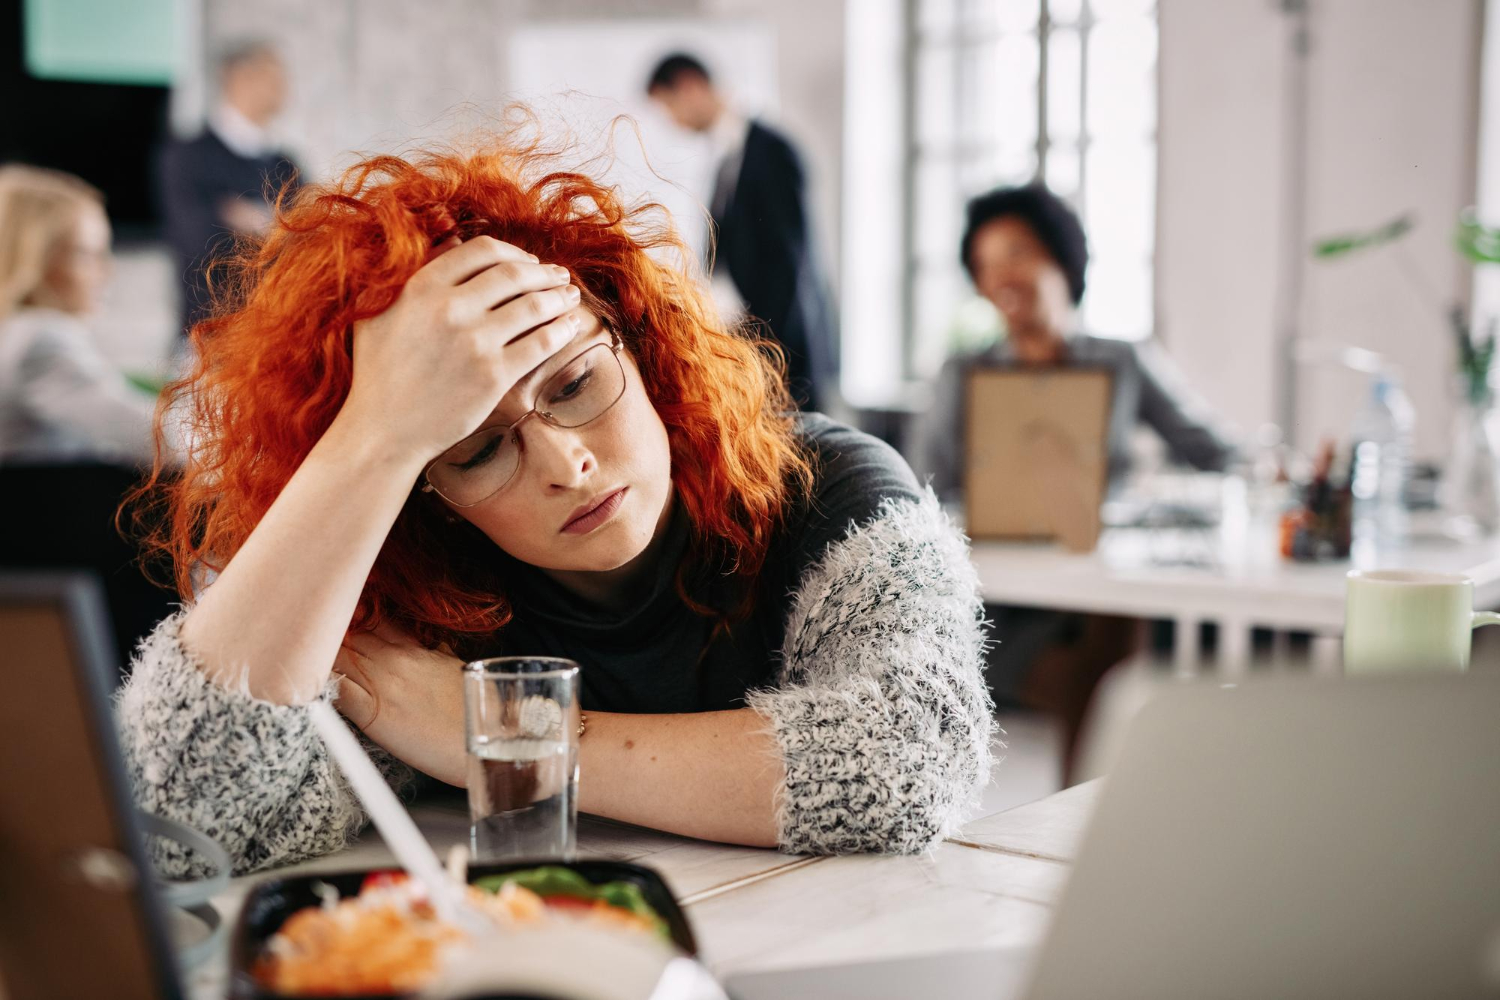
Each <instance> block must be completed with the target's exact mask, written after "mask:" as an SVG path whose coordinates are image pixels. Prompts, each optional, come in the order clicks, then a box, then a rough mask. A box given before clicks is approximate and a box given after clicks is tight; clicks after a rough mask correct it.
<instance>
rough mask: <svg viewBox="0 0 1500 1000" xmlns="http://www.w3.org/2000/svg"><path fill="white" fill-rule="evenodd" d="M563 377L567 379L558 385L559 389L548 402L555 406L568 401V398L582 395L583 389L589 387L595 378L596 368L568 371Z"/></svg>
mask: <svg viewBox="0 0 1500 1000" xmlns="http://www.w3.org/2000/svg"><path fill="white" fill-rule="evenodd" d="M563 378H564V379H566V381H564V382H563V383H562V385H560V386H558V388H557V390H556V391H555V392H553V393H552V394H551V396H550V397H548V400H547V402H549V403H551V404H553V405H554V406H555V405H556V404H558V403H566V402H567V401H568V400H570V399H574V398H576V397H577V396H580V395H582V394H583V391H584V390H585V389H586V388H588V384H589V382H590V381H592V380H593V378H594V369H593V368H585V369H583V371H581V372H576V373H575V372H570V373H566V374H564V376H563Z"/></svg>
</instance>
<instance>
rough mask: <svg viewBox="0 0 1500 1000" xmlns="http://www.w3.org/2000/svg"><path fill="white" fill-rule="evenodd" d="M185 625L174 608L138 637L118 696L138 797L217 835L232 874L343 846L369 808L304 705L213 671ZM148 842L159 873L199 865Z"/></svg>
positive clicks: (404, 775) (407, 772)
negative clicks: (237, 686) (186, 635)
mask: <svg viewBox="0 0 1500 1000" xmlns="http://www.w3.org/2000/svg"><path fill="white" fill-rule="evenodd" d="M181 624H182V615H181V614H178V615H174V616H173V617H171V618H168V619H167V620H166V621H164V622H162V623H161V624H160V625H159V626H157V628H156V631H155V632H153V633H152V634H151V636H150V637H149V638H148V639H147V640H146V641H145V642H143V643H142V644H141V648H140V650H139V651H138V652H137V654H136V657H135V663H134V669H133V671H132V673H131V676H130V679H129V681H127V682H126V684H125V686H124V688H122V689H121V691H120V693H119V696H118V698H117V703H116V706H115V718H116V725H117V727H118V729H119V732H120V744H121V749H122V750H123V753H124V757H125V766H126V771H127V773H128V774H129V776H130V780H131V783H132V785H133V786H134V790H135V795H136V801H137V802H138V803H139V805H140V807H141V808H142V809H144V810H145V811H147V812H150V813H155V814H156V815H158V816H163V817H166V818H167V819H175V820H177V821H179V822H182V823H186V824H188V825H189V826H193V827H196V828H197V829H199V830H202V831H203V832H204V833H206V834H208V835H209V836H210V837H212V838H214V839H215V840H217V841H218V842H219V843H220V844H221V845H222V846H223V847H224V849H225V850H226V851H228V852H229V856H230V858H232V859H233V861H234V869H235V872H236V874H239V873H243V872H249V871H254V870H256V869H258V868H268V867H271V866H274V865H284V864H290V863H291V862H293V861H300V860H302V859H304V858H309V857H313V856H315V855H319V854H327V853H328V852H330V851H336V850H338V849H339V848H341V847H344V846H345V845H346V844H347V843H348V842H349V840H350V838H351V837H352V836H353V835H354V834H355V833H356V832H357V831H358V830H359V828H360V827H361V826H362V825H363V824H364V821H365V817H364V814H363V812H362V811H361V809H360V807H359V803H358V802H357V800H356V799H355V797H354V794H353V792H352V791H351V790H350V789H349V787H348V786H347V785H346V784H345V783H344V779H343V775H342V774H341V773H340V772H339V771H338V768H337V767H336V766H335V765H334V763H333V761H332V760H331V759H330V758H329V756H328V751H327V750H326V749H325V747H324V746H323V741H322V740H321V739H319V737H318V735H317V731H316V730H314V729H313V725H312V719H311V718H310V717H309V715H308V713H307V710H306V709H305V708H303V707H300V706H295V705H273V704H271V703H270V702H265V701H260V700H258V699H256V698H252V697H251V696H250V695H249V694H248V693H246V692H243V691H235V690H231V689H228V688H225V687H221V686H219V685H218V684H217V683H215V682H214V681H212V680H210V679H209V677H208V676H207V675H206V674H205V673H204V672H203V671H202V670H201V669H200V668H199V666H198V665H197V664H196V663H195V662H193V660H192V659H191V658H190V657H189V655H188V654H187V652H186V651H185V650H184V649H183V647H182V644H181V642H180V641H179V640H178V631H179V629H180V627H181ZM328 696H329V695H328V693H325V694H324V695H323V697H325V698H327V697H328ZM364 742H365V749H366V750H368V751H370V753H371V756H372V757H373V758H374V759H375V762H376V764H377V765H378V766H379V767H380V769H381V771H382V772H383V773H384V774H385V776H386V780H387V781H389V782H390V783H391V784H392V785H393V786H395V787H396V788H398V789H400V788H402V787H404V786H406V785H409V784H410V782H411V780H412V778H413V772H412V771H411V769H410V768H408V767H407V766H406V765H404V764H402V763H400V762H399V761H396V760H395V759H394V758H392V757H391V756H390V755H389V754H387V753H386V752H385V751H383V750H381V749H380V748H378V747H376V746H375V745H374V744H372V743H370V742H369V741H368V740H366V741H364ZM152 850H153V855H154V857H153V860H154V862H155V864H156V866H157V868H158V870H160V871H161V872H162V873H163V874H164V875H168V876H172V877H181V876H188V875H195V874H201V873H202V870H201V866H202V865H203V863H204V862H203V859H200V858H198V857H197V856H196V855H193V854H190V853H188V852H186V851H185V850H184V849H183V848H182V847H180V846H179V845H177V844H175V843H173V842H168V841H163V840H161V839H159V838H157V839H154V842H153V844H152Z"/></svg>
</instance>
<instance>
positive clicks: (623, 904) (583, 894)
mask: <svg viewBox="0 0 1500 1000" xmlns="http://www.w3.org/2000/svg"><path fill="white" fill-rule="evenodd" d="M507 882H514V883H515V884H516V885H518V886H520V887H521V888H523V889H530V890H531V891H532V892H534V893H536V894H537V895H538V896H541V897H542V898H543V899H546V898H547V897H548V896H572V897H573V898H575V899H602V900H604V902H606V903H608V904H609V905H611V906H618V907H619V908H620V909H622V910H628V911H630V912H631V913H634V914H635V915H636V916H638V917H641V918H643V919H644V920H646V921H647V922H648V923H649V924H651V926H652V927H654V928H655V929H656V933H657V934H658V935H660V936H661V937H663V938H666V939H669V940H670V939H671V936H672V932H671V929H670V928H668V927H667V922H666V921H665V920H663V919H662V918H661V914H659V913H657V912H656V910H654V909H652V907H651V904H650V903H648V902H646V894H645V893H644V892H642V891H641V887H640V886H638V885H636V884H635V883H634V882H605V883H603V884H602V885H595V884H594V883H592V882H590V881H589V880H588V879H586V878H584V877H583V876H582V875H580V874H578V873H577V872H576V871H574V870H573V869H571V868H564V867H562V866H561V865H544V866H542V867H541V868H527V869H523V870H521V871H518V872H506V873H505V874H504V875H486V876H484V877H483V878H479V879H475V880H474V885H475V886H477V887H478V888H480V889H484V890H485V891H487V892H499V891H500V890H501V889H502V888H504V887H505V884H506V883H507Z"/></svg>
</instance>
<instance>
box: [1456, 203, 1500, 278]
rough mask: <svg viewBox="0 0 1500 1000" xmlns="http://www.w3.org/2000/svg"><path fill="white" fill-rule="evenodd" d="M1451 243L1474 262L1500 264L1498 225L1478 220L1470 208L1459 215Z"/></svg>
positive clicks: (1499, 231) (1499, 230) (1499, 228)
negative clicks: (1489, 224) (1456, 229)
mask: <svg viewBox="0 0 1500 1000" xmlns="http://www.w3.org/2000/svg"><path fill="white" fill-rule="evenodd" d="M1453 243H1454V245H1455V246H1456V247H1457V248H1458V252H1459V253H1461V254H1463V255H1464V256H1465V257H1467V258H1469V260H1471V261H1473V262H1474V263H1476V264H1500V227H1496V226H1486V225H1485V224H1484V223H1482V222H1480V221H1479V219H1478V217H1477V216H1476V215H1475V214H1474V210H1473V209H1472V208H1471V209H1469V210H1467V211H1465V212H1464V213H1463V214H1462V215H1461V216H1459V219H1458V231H1457V232H1455V233H1454V234H1453Z"/></svg>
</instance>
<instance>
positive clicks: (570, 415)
mask: <svg viewBox="0 0 1500 1000" xmlns="http://www.w3.org/2000/svg"><path fill="white" fill-rule="evenodd" d="M624 393H625V370H624V369H623V368H621V367H620V359H619V357H618V356H617V355H616V354H615V352H614V351H613V350H611V349H610V347H609V345H608V344H596V345H595V346H593V347H590V348H589V349H588V350H586V351H584V352H583V353H582V354H580V355H578V357H576V358H574V359H573V360H572V361H570V362H568V364H567V366H566V367H564V368H563V370H562V371H560V372H558V373H557V374H556V375H554V376H552V378H550V379H548V380H547V384H546V385H545V386H543V387H542V391H541V393H540V394H538V396H537V399H536V408H537V409H538V410H540V411H541V412H542V415H543V417H544V418H545V419H546V420H547V422H548V423H550V424H552V425H553V426H556V427H580V426H582V425H583V424H586V423H588V422H589V421H590V420H594V419H596V418H597V417H599V416H600V415H601V414H603V413H604V411H605V410H607V409H609V408H610V407H611V406H614V405H615V403H616V402H618V401H619V399H620V397H621V396H622V395H624Z"/></svg>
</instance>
